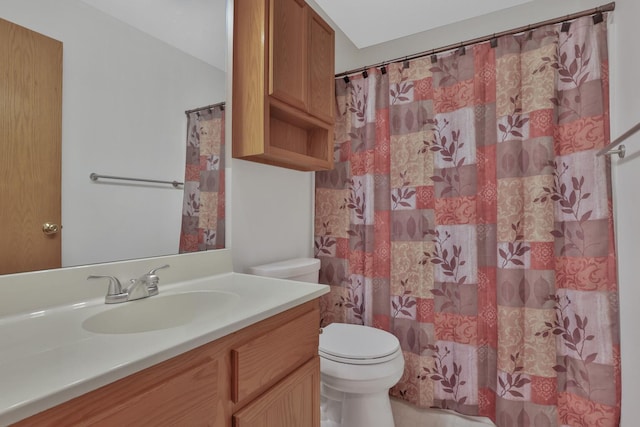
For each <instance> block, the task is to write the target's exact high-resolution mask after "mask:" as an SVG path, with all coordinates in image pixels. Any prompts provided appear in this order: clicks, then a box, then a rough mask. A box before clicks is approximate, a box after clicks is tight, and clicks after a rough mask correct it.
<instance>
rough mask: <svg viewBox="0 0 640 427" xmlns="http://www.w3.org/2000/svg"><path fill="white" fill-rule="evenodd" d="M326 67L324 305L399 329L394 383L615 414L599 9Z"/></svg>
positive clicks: (475, 401) (456, 399) (426, 391)
mask: <svg viewBox="0 0 640 427" xmlns="http://www.w3.org/2000/svg"><path fill="white" fill-rule="evenodd" d="M594 22H597V20H595V19H591V18H590V17H586V18H582V19H579V20H576V21H574V22H572V23H571V26H570V28H569V30H568V31H567V32H563V31H562V30H561V26H560V25H557V26H547V27H543V28H540V29H536V30H533V31H530V32H526V33H524V34H519V35H515V36H505V37H502V38H499V39H498V40H497V45H496V44H495V43H489V42H487V43H482V44H478V45H475V46H472V47H467V48H466V50H465V51H462V50H458V51H456V52H452V53H449V54H444V55H440V56H439V57H438V58H435V57H434V60H433V61H432V59H431V58H430V57H426V58H420V59H416V60H412V61H410V62H409V64H408V67H405V66H404V65H403V64H402V63H399V64H389V65H388V66H387V73H385V74H383V73H381V72H380V71H379V70H377V69H373V68H372V69H370V70H368V78H364V77H362V76H352V77H351V79H350V82H348V83H346V82H345V81H344V80H343V79H337V80H336V99H337V111H338V114H337V123H336V131H335V132H336V141H335V153H334V156H335V165H336V166H335V169H334V170H331V171H326V172H319V173H317V175H316V216H315V252H316V256H317V257H318V258H319V259H320V260H321V282H322V283H325V284H329V285H331V292H330V294H328V295H326V296H325V297H324V298H323V299H322V320H323V322H324V323H325V324H328V323H331V322H348V323H357V324H365V325H371V326H374V327H377V328H381V329H384V330H388V331H391V332H392V333H393V334H395V335H396V336H397V337H398V339H399V340H400V343H401V346H402V349H403V352H404V357H405V362H406V368H405V373H404V376H403V377H402V379H401V380H400V382H399V383H398V384H397V385H396V386H395V387H394V388H393V389H392V390H391V393H392V394H393V395H394V396H397V397H400V398H402V399H405V400H407V401H409V402H412V403H414V404H417V405H419V406H422V407H438V408H448V409H452V410H455V411H458V412H460V413H463V414H468V415H480V416H486V417H489V418H490V419H492V420H493V421H494V422H496V424H497V425H498V426H503V427H507V426H529V425H531V426H559V425H569V426H596V425H597V426H615V425H618V423H619V412H620V352H619V341H618V340H619V334H618V293H617V279H616V260H615V245H614V237H613V215H612V203H611V182H610V171H609V168H610V164H609V160H608V158H606V157H599V156H596V151H597V150H598V149H599V148H601V147H603V146H604V145H606V144H607V143H608V142H609V140H608V138H609V137H608V135H609V116H608V115H609V106H608V78H609V75H608V63H607V42H606V22H600V23H597V24H596V23H594Z"/></svg>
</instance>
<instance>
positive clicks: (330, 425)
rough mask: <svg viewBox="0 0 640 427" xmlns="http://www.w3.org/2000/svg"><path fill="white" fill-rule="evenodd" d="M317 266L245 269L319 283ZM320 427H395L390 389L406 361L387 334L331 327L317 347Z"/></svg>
mask: <svg viewBox="0 0 640 427" xmlns="http://www.w3.org/2000/svg"><path fill="white" fill-rule="evenodd" d="M319 269H320V261H319V260H318V259H314V258H297V259H292V260H286V261H281V262H277V263H272V264H264V265H260V266H257V267H252V268H249V270H248V272H249V273H250V274H256V275H260V276H267V277H277V278H281V279H293V280H299V281H305V282H314V283H317V281H318V270H319ZM318 354H319V356H320V378H321V390H320V396H321V418H322V422H321V425H322V427H393V426H394V423H393V414H392V412H391V404H390V402H389V388H391V387H393V386H394V385H395V384H396V383H397V382H398V381H399V380H400V378H401V377H402V373H403V371H404V357H403V355H402V350H401V348H400V342H399V341H398V339H397V338H396V337H395V336H393V335H392V334H390V333H389V332H386V331H383V330H380V329H376V328H372V327H368V326H362V325H351V324H346V323H332V324H330V325H328V326H326V327H324V328H323V329H322V334H321V335H320V343H319V348H318Z"/></svg>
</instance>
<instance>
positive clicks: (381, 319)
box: [371, 314, 391, 331]
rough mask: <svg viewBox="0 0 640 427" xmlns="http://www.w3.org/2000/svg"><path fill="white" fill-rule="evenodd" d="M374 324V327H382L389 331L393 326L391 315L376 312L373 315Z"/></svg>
mask: <svg viewBox="0 0 640 427" xmlns="http://www.w3.org/2000/svg"><path fill="white" fill-rule="evenodd" d="M371 326H373V327H374V328H378V329H382V330H383V331H388V330H390V328H391V324H390V320H389V316H386V315H384V314H374V315H373V325H371Z"/></svg>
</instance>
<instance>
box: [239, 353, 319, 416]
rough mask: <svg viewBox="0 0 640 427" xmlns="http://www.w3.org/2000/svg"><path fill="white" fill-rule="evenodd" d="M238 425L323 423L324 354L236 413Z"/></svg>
mask: <svg viewBox="0 0 640 427" xmlns="http://www.w3.org/2000/svg"><path fill="white" fill-rule="evenodd" d="M233 426H234V427H320V358H319V357H318V356H315V357H314V358H313V359H311V360H310V361H309V362H307V363H306V364H304V365H302V367H300V368H299V369H298V370H296V371H295V372H293V373H292V374H291V375H289V376H288V377H286V378H285V379H284V380H282V381H281V382H279V383H278V384H276V385H275V386H274V387H273V388H271V389H270V390H269V391H267V392H266V393H264V394H263V395H262V396H260V397H259V398H257V399H256V400H254V401H253V402H251V403H250V404H249V405H247V406H245V407H244V408H242V409H241V410H240V411H238V412H237V413H236V414H234V415H233Z"/></svg>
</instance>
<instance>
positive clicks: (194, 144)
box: [180, 106, 225, 253]
mask: <svg viewBox="0 0 640 427" xmlns="http://www.w3.org/2000/svg"><path fill="white" fill-rule="evenodd" d="M224 116H225V113H224V108H223V107H222V106H217V107H212V108H205V109H202V110H199V111H193V112H190V113H189V114H188V116H187V119H188V121H187V160H186V168H185V179H184V181H185V182H184V199H183V204H182V231H181V232H180V253H184V252H195V251H204V250H209V249H220V248H224V240H225V235H224V221H225V206H224V205H225V203H224V202H225V199H224V197H225V196H224Z"/></svg>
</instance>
